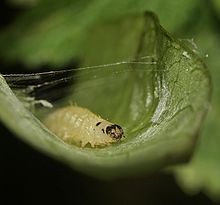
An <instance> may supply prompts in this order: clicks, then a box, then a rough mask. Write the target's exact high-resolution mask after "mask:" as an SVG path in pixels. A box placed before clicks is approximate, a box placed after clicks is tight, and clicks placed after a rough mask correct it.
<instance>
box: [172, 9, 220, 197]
mask: <svg viewBox="0 0 220 205" xmlns="http://www.w3.org/2000/svg"><path fill="white" fill-rule="evenodd" d="M213 23H214V22H213V19H211V18H210V14H209V13H208V14H206V15H205V17H204V16H203V18H201V24H200V27H199V28H198V29H197V32H196V35H194V36H195V39H196V42H197V43H198V45H199V47H201V48H203V49H202V53H204V54H208V58H207V59H206V62H207V65H208V66H209V68H210V72H211V76H212V81H213V98H212V104H211V109H210V112H209V114H208V117H207V120H206V124H205V126H204V129H203V133H202V136H201V140H200V142H199V144H198V146H197V149H196V151H195V154H194V157H193V159H192V161H191V162H190V163H189V164H187V165H185V166H181V167H178V168H176V178H177V181H178V182H179V184H180V186H181V187H182V188H183V190H185V191H186V192H187V193H190V194H194V193H198V192H199V191H203V192H204V193H206V194H207V195H209V196H210V197H211V198H212V199H214V200H218V201H219V200H220V198H219V194H220V175H219V173H220V159H219V156H220V150H219V144H220V137H219V133H220V128H219V116H220V109H219V104H220V95H219V94H220V81H219V76H220V71H219V67H220V61H219V53H220V41H219V31H218V26H219V25H218V24H217V25H216V27H215V24H213Z"/></svg>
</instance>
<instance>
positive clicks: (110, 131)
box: [106, 124, 124, 140]
mask: <svg viewBox="0 0 220 205" xmlns="http://www.w3.org/2000/svg"><path fill="white" fill-rule="evenodd" d="M106 133H107V135H109V136H110V137H111V138H113V139H115V140H120V139H121V138H122V137H124V131H123V129H122V128H121V127H120V126H119V125H116V124H113V125H110V126H108V127H106Z"/></svg>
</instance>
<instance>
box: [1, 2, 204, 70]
mask: <svg viewBox="0 0 220 205" xmlns="http://www.w3.org/2000/svg"><path fill="white" fill-rule="evenodd" d="M36 2H37V3H36V6H34V7H33V8H31V9H29V10H27V11H26V12H24V13H22V14H21V15H20V16H19V17H18V18H17V19H16V20H15V22H14V23H13V24H11V25H10V26H9V27H8V28H7V29H5V30H3V31H2V32H1V34H0V56H1V57H2V58H3V59H5V60H7V62H10V63H11V62H16V61H19V62H24V63H25V64H27V65H30V66H33V65H39V64H40V65H41V64H59V65H63V64H65V63H66V62H68V61H70V60H72V59H73V58H75V59H78V58H79V60H84V56H81V55H79V53H80V52H81V51H83V49H89V48H88V47H86V48H82V47H81V44H82V43H85V41H86V40H87V38H88V37H89V36H90V35H91V33H89V32H88V29H91V28H92V27H93V26H94V25H95V24H98V23H105V22H106V21H108V20H113V19H118V18H119V17H120V16H125V15H129V14H141V13H143V12H144V11H146V10H152V11H154V12H156V13H158V14H159V17H160V19H161V20H162V23H163V25H164V26H165V27H166V28H168V29H169V30H171V29H172V30H175V29H177V28H178V27H179V26H180V25H182V24H183V23H186V22H188V21H190V17H191V15H193V14H194V13H195V10H196V7H197V5H198V4H199V3H200V1H198V0H194V1H185V0H179V1H176V0H170V1H163V0H160V1H154V0H148V1H145V0H139V1H136V0H120V1H116V0H107V1H102V0H93V1H86V0H83V1H70V0H63V1H54V0H44V1H39V2H38V1H36ZM186 14H187V15H186Z"/></svg>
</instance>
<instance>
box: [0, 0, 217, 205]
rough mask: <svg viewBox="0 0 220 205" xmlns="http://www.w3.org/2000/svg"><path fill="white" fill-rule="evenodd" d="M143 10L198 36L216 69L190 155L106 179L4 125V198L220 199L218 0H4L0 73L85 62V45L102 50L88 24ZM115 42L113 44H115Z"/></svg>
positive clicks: (0, 151)
mask: <svg viewBox="0 0 220 205" xmlns="http://www.w3.org/2000/svg"><path fill="white" fill-rule="evenodd" d="M146 10H150V11H153V12H155V13H156V14H157V15H158V17H159V19H160V22H161V25H162V26H163V27H164V28H165V29H166V30H168V31H169V32H171V33H172V34H174V35H175V36H176V37H178V38H182V39H193V41H194V42H195V43H196V45H197V46H198V49H199V50H200V56H202V57H203V58H204V61H205V62H206V64H207V67H208V68H209V70H210V72H211V76H212V80H213V97H212V105H211V108H210V111H209V114H208V117H207V119H206V123H205V125H204V128H203V130H202V134H201V138H200V140H199V143H198V146H197V149H196V151H195V153H194V156H193V157H192V160H191V161H190V162H189V163H188V164H185V165H181V166H178V167H175V168H172V170H171V171H167V172H163V173H154V174H152V175H151V176H146V177H142V178H138V179H137V178H135V179H134V178H133V179H124V180H118V181H104V182H103V181H99V180H96V179H93V178H89V177H86V176H84V175H80V174H79V173H76V172H75V171H73V170H70V169H69V168H66V167H64V166H63V165H60V164H59V163H57V162H56V161H54V160H52V159H49V158H47V157H46V156H44V155H41V154H40V153H38V152H37V151H34V150H32V149H31V148H29V147H28V146H26V145H25V144H24V143H22V142H20V141H18V140H17V139H16V138H15V137H14V136H13V134H12V133H10V132H9V131H8V130H7V129H6V128H5V127H4V126H3V125H1V127H0V135H1V136H0V160H1V161H0V162H1V165H0V204H12V203H14V204H41V203H50V202H52V201H55V202H54V203H57V204H58V203H59V204H177V203H178V204H215V203H218V202H219V201H220V149H219V147H220V128H219V116H220V109H219V104H220V86H219V82H220V71H219V67H220V62H219V54H220V1H219V0H200V1H199V0H179V1H175V0H168V1H162V0H119V1H116V0H104V1H103V0H91V1H88V0H78V1H75V0H72V1H71V0H63V1H58V0H8V1H1V3H0V26H1V27H0V65H1V66H0V72H1V73H19V72H36V71H46V70H50V69H51V68H53V69H54V68H60V67H76V66H78V65H84V64H90V63H91V62H84V55H85V54H86V52H85V51H86V50H89V49H91V46H92V49H94V50H95V51H96V52H102V51H100V45H94V44H92V43H91V44H89V43H87V41H86V39H87V38H88V37H89V36H90V35H91V34H90V33H89V32H88V31H89V29H90V28H92V27H95V26H96V25H101V24H104V23H105V22H106V21H108V20H117V18H120V17H121V16H124V15H129V14H136V13H137V14H140V13H143V12H144V11H146ZM99 29H102V28H99ZM97 38H98V37H97ZM96 46H97V47H96ZM113 46H114V45H112V48H109V49H110V50H114V47H113ZM107 54H108V52H107ZM107 54H106V55H107ZM207 56H208V57H207ZM101 63H102V62H101V61H100V62H99V64H101Z"/></svg>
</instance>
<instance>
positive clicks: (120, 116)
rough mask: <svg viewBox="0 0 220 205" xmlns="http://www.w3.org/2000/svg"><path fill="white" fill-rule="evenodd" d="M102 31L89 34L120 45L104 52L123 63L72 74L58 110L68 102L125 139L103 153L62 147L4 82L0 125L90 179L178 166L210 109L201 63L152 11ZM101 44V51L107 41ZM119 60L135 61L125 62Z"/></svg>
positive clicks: (0, 93)
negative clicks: (118, 127) (116, 127)
mask: <svg viewBox="0 0 220 205" xmlns="http://www.w3.org/2000/svg"><path fill="white" fill-rule="evenodd" d="M128 18H129V20H128ZM131 19H132V20H131ZM117 22H118V23H117ZM121 26H124V28H125V27H127V28H128V29H129V30H130V31H131V33H132V34H130V33H129V32H127V29H125V32H124V33H123V32H122V31H123V29H122V31H120V32H119V37H120V38H116V37H115V35H116V34H115V30H117V29H119V28H120V27H121ZM94 28H96V27H94ZM98 28H100V27H99V26H97V29H98ZM104 28H107V31H108V35H106V33H105V32H103V33H102V30H99V29H98V30H97V31H95V30H94V33H95V32H98V33H99V35H98V36H99V37H100V36H102V38H101V39H103V42H106V41H107V39H109V41H110V42H109V44H112V43H113V42H114V43H115V45H116V46H118V47H119V48H117V49H116V50H117V51H116V54H115V56H114V55H113V56H112V54H114V52H111V53H112V54H111V55H110V54H109V58H108V59H110V60H113V59H115V60H117V61H122V62H121V63H118V64H117V63H116V64H114V65H112V66H111V65H109V66H101V67H90V68H86V69H81V70H79V71H78V73H77V72H76V75H75V80H74V84H73V88H72V89H73V90H72V94H71V95H69V96H67V98H65V99H64V100H63V102H62V105H63V104H66V105H67V104H69V100H71V101H72V102H73V103H77V104H78V105H80V106H83V107H87V108H89V109H90V110H92V111H93V112H95V113H98V114H100V115H101V116H103V117H104V118H107V119H109V120H111V121H112V122H116V123H118V124H120V125H122V126H123V128H124V129H125V134H126V139H125V140H123V141H122V142H121V143H116V144H114V145H112V146H109V147H105V148H79V147H76V146H71V145H68V144H65V143H63V142H62V141H61V140H59V139H58V138H57V137H56V136H54V135H53V134H51V133H50V132H49V131H48V130H47V129H46V128H45V127H44V125H43V124H42V123H41V122H40V121H39V119H37V118H36V117H35V116H34V115H33V114H32V113H31V112H30V111H28V110H27V109H26V108H25V107H24V104H23V103H22V102H21V101H19V100H18V98H17V97H16V96H15V95H14V93H13V91H12V90H11V89H10V88H9V87H8V85H7V84H6V81H5V80H4V78H3V77H1V78H0V119H1V121H2V122H4V123H5V125H6V126H8V128H10V129H11V130H12V131H13V132H14V133H15V134H16V135H17V136H18V137H19V138H21V139H22V140H24V141H26V142H27V143H29V144H30V145H32V146H33V147H35V148H36V149H39V150H41V151H42V152H45V153H46V154H48V155H50V156H52V157H54V158H56V159H58V160H60V161H62V162H64V163H66V164H68V165H69V166H71V167H73V168H75V169H78V170H80V171H82V172H84V173H87V174H89V175H94V176H97V177H104V178H112V177H122V176H127V175H136V174H141V173H144V174H147V173H149V172H152V171H155V170H158V169H160V168H163V167H165V166H167V165H170V164H173V163H177V162H182V161H185V160H186V159H188V157H189V156H190V155H191V153H192V151H193V149H194V145H195V142H196V139H197V135H198V130H199V129H200V126H201V123H202V121H203V118H204V115H205V113H206V111H207V107H208V105H209V97H210V79H209V75H208V72H207V70H206V68H205V66H204V63H203V62H202V61H201V59H200V58H199V57H198V56H197V55H196V54H195V53H193V52H192V51H191V50H190V49H189V48H188V47H187V46H185V44H183V43H182V42H180V41H178V40H177V39H175V38H173V37H172V36H170V34H168V33H167V32H166V31H165V30H164V29H163V28H162V27H161V26H160V25H159V23H158V20H157V18H155V16H154V15H153V14H151V13H146V14H145V15H144V16H133V17H131V16H130V17H124V18H121V19H120V20H119V21H114V20H113V21H112V22H111V23H110V22H109V26H106V27H103V29H104ZM131 28H132V29H131ZM100 32H101V33H100ZM138 36H139V38H138ZM123 37H124V38H123ZM92 39H96V37H95V35H94V36H93V35H91V40H92ZM110 39H115V41H112V40H110ZM123 39H124V41H123V42H124V43H123V42H121V41H122V40H123ZM126 42H129V43H128V44H127V43H126ZM121 46H122V47H121ZM104 47H105V50H106V49H107V47H108V43H106V45H105V46H104ZM118 49H119V50H118ZM120 49H121V51H120ZM119 51H120V52H119ZM93 52H98V54H99V55H97V57H98V58H97V61H98V59H102V56H105V54H104V51H99V50H95V51H94V50H93ZM117 52H119V53H117ZM87 54H88V56H87V58H86V59H88V62H91V61H92V59H94V58H93V55H92V52H88V53H87ZM118 56H119V57H121V58H122V59H118ZM125 56H127V58H128V59H131V57H133V58H136V60H135V61H132V62H130V63H129V62H125V61H124V59H125ZM108 59H107V60H108ZM107 60H104V62H106V61H107ZM97 61H94V62H97ZM117 61H116V62H117ZM152 61H153V64H152ZM55 106H61V104H56V105H55ZM35 114H36V115H38V113H35ZM42 119H43V118H42Z"/></svg>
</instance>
